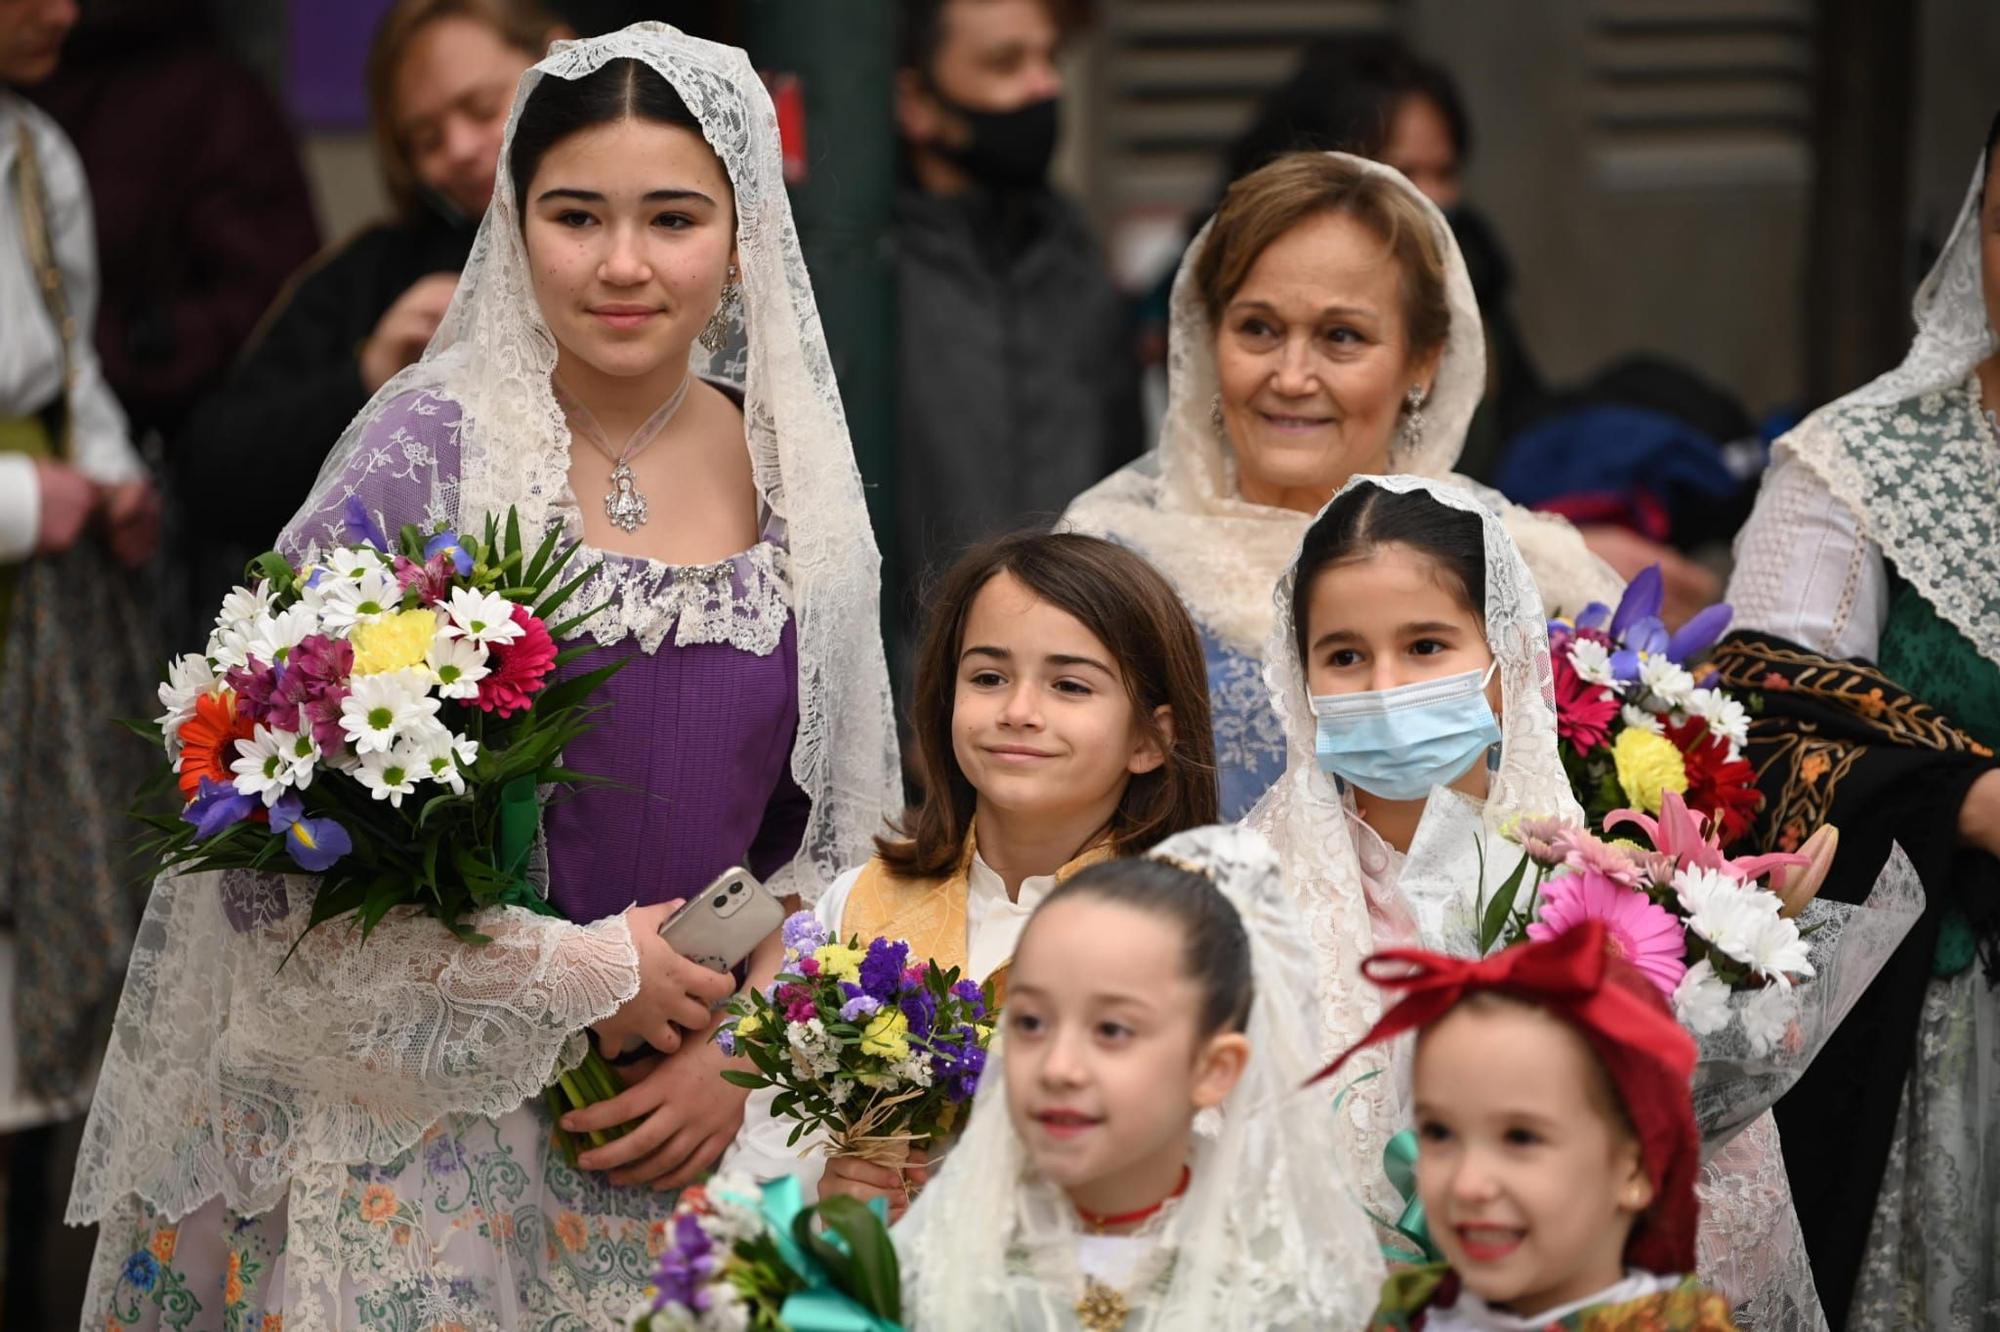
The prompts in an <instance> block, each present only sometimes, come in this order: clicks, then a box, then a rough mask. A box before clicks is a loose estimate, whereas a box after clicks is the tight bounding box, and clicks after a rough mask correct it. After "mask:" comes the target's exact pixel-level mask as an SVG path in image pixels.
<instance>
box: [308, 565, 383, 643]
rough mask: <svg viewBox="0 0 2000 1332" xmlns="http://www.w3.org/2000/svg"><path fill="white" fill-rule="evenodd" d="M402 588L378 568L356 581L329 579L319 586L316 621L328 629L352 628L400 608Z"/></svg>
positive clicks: (378, 566)
mask: <svg viewBox="0 0 2000 1332" xmlns="http://www.w3.org/2000/svg"><path fill="white" fill-rule="evenodd" d="M402 604H403V585H402V584H401V583H398V582H397V581H396V578H395V575H394V574H391V573H390V572H389V571H388V570H387V569H384V568H383V567H382V566H381V565H379V564H378V565H376V566H375V567H374V568H372V569H368V570H366V571H364V572H363V573H362V575H361V576H360V577H359V578H333V579H328V580H327V581H326V582H325V583H323V584H321V585H320V610H319V615H320V619H321V620H322V621H323V622H324V623H325V625H326V627H327V628H328V629H339V630H346V629H352V628H353V627H354V626H355V625H357V624H362V623H365V622H367V621H369V620H376V619H380V618H381V617H382V616H384V615H388V614H390V613H391V612H393V611H396V610H398V609H400V608H401V607H402Z"/></svg>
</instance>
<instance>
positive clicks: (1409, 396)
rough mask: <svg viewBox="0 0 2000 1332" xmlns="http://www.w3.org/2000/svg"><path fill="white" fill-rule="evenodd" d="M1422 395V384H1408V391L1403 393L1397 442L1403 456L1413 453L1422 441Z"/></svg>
mask: <svg viewBox="0 0 2000 1332" xmlns="http://www.w3.org/2000/svg"><path fill="white" fill-rule="evenodd" d="M1424 397H1425V394H1424V386H1423V385H1422V384H1412V385H1410V391H1409V392H1408V393H1405V394H1404V395H1403V405H1404V408H1405V411H1404V412H1403V421H1402V425H1401V428H1400V430H1399V432H1398V433H1399V435H1400V438H1399V440H1398V441H1397V442H1398V443H1400V444H1401V445H1402V446H1403V447H1402V453H1403V456H1404V457H1405V458H1407V457H1409V456H1410V455H1411V454H1412V453H1415V452H1416V451H1417V450H1418V448H1420V447H1422V445H1423V442H1424Z"/></svg>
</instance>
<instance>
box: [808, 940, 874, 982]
mask: <svg viewBox="0 0 2000 1332" xmlns="http://www.w3.org/2000/svg"><path fill="white" fill-rule="evenodd" d="M866 956H868V955H867V954H866V953H864V952H862V951H861V950H860V949H859V948H849V947H848V946H847V945H846V944H837V943H830V944H822V945H820V947H819V948H818V949H816V950H814V952H813V961H815V962H817V963H819V974H820V975H822V976H831V977H833V979H835V980H843V981H852V980H859V979H861V959H862V958H864V957H866Z"/></svg>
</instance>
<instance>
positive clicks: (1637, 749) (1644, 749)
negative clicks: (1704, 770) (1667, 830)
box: [1611, 726, 1688, 814]
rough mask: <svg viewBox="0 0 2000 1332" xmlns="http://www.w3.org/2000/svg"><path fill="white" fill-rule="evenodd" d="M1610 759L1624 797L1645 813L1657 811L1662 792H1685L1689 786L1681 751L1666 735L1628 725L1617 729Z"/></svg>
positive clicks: (1655, 812)
mask: <svg viewBox="0 0 2000 1332" xmlns="http://www.w3.org/2000/svg"><path fill="white" fill-rule="evenodd" d="M1611 763H1612V766H1613V767H1615V768H1616V769H1617V770H1618V785H1619V786H1620V787H1622V788H1624V791H1625V798H1626V799H1627V800H1629V801H1631V802H1632V804H1633V806H1634V807H1635V808H1638V809H1643V810H1645V811H1646V812H1647V813H1648V814H1657V813H1659V812H1660V796H1661V794H1662V793H1663V792H1666V791H1673V792H1676V793H1678V794H1685V793H1686V791H1687V789H1688V774H1687V764H1686V763H1684V762H1682V761H1681V751H1680V750H1678V749H1675V748H1674V744H1673V741H1671V740H1669V739H1667V738H1666V737H1665V736H1661V735H1654V734H1653V733H1652V732H1651V731H1648V730H1644V729H1642V728H1640V727H1637V726H1628V727H1626V728H1625V729H1624V730H1622V731H1620V732H1619V733H1618V740H1617V742H1616V743H1615V744H1613V745H1612V746H1611Z"/></svg>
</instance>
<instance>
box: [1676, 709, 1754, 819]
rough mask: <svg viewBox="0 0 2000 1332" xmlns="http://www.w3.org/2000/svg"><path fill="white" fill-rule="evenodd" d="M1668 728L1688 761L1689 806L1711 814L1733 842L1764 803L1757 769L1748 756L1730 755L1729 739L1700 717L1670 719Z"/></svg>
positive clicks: (1683, 756)
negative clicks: (1679, 720) (1675, 721)
mask: <svg viewBox="0 0 2000 1332" xmlns="http://www.w3.org/2000/svg"><path fill="white" fill-rule="evenodd" d="M1666 730H1667V738H1668V739H1669V740H1671V741H1673V742H1674V748H1676V749H1678V750H1680V751H1681V757H1682V760H1683V761H1684V762H1685V763H1686V765H1687V777H1688V789H1687V803H1688V808H1690V809H1696V810H1700V811H1701V812H1702V813H1704V814H1706V815H1708V816H1709V818H1710V820H1711V821H1712V822H1713V825H1714V827H1715V830H1716V833H1717V836H1718V837H1719V839H1720V841H1721V844H1722V845H1723V846H1725V847H1728V846H1732V845H1734V844H1735V843H1736V842H1737V841H1738V840H1739V839H1741V838H1742V837H1743V836H1744V835H1745V834H1746V833H1748V832H1749V831H1750V825H1751V823H1752V822H1753V821H1754V820H1755V819H1756V817H1757V811H1758V810H1759V809H1762V808H1763V806H1764V795H1763V792H1761V791H1759V790H1758V789H1757V770H1756V769H1755V768H1753V767H1751V766H1750V763H1749V761H1748V760H1746V759H1740V758H1731V757H1729V742H1728V741H1726V740H1724V739H1723V738H1722V737H1721V736H1719V735H1713V734H1711V733H1710V732H1709V729H1708V723H1707V722H1705V721H1703V720H1702V719H1701V718H1699V717H1690V718H1688V719H1687V720H1686V721H1684V722H1682V723H1680V724H1679V725H1675V724H1674V723H1672V722H1668V723H1667V728H1666Z"/></svg>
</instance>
